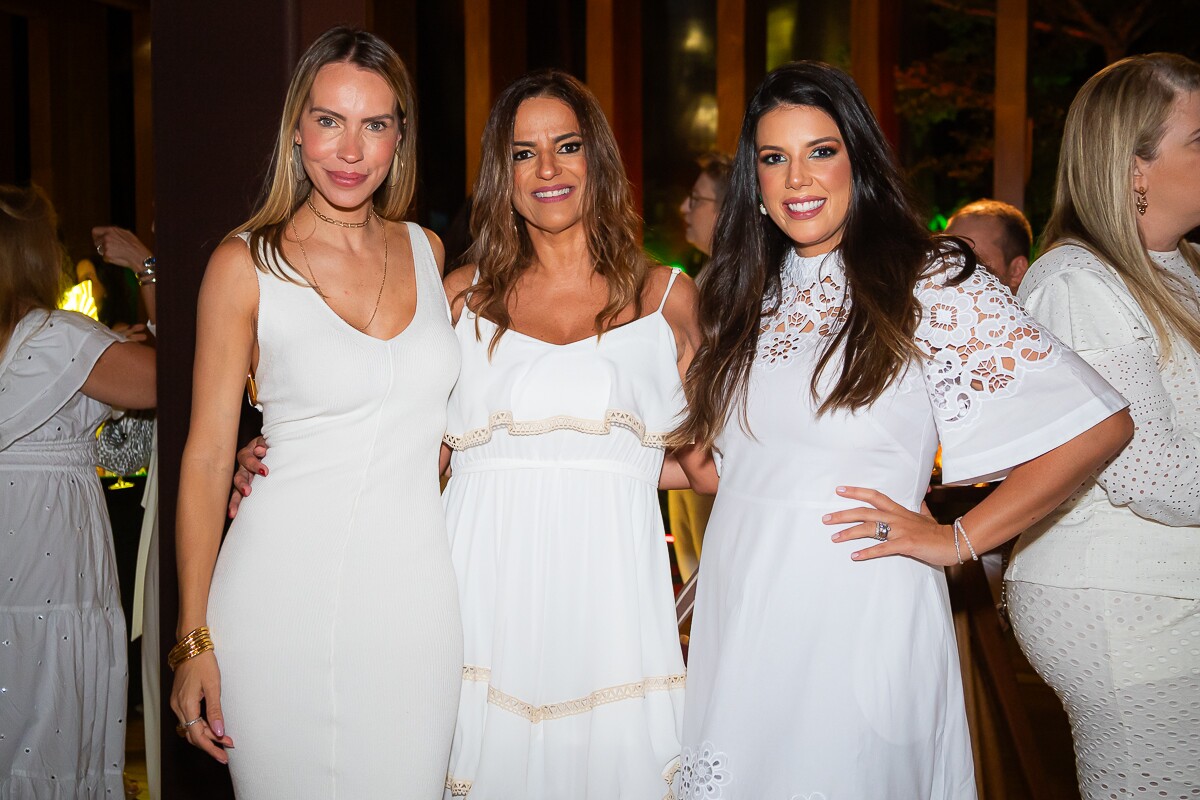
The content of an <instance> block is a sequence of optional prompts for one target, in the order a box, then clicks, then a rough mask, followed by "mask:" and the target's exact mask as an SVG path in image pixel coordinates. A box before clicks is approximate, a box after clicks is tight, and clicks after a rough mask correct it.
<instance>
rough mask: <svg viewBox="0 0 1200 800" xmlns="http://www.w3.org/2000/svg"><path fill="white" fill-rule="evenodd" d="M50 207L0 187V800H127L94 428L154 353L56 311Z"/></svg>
mask: <svg viewBox="0 0 1200 800" xmlns="http://www.w3.org/2000/svg"><path fill="white" fill-rule="evenodd" d="M55 227H56V226H55V215H54V209H53V208H52V207H51V205H50V201H49V200H47V199H46V197H45V196H44V195H43V194H42V193H41V192H40V191H38V190H36V189H19V188H17V187H15V186H0V797H3V798H9V797H13V798H17V797H19V798H37V799H39V800H40V798H59V797H105V796H112V797H120V796H121V795H122V794H123V793H124V787H123V784H122V780H121V770H122V767H123V765H124V763H125V730H126V725H125V703H126V681H127V680H128V674H129V673H128V665H127V658H128V654H127V651H126V647H127V643H126V639H125V617H124V615H123V614H122V613H121V594H120V591H119V590H118V587H117V567H116V560H115V556H114V554H113V543H112V528H111V525H110V523H109V519H108V512H107V510H106V509H105V505H104V496H103V491H102V489H101V486H100V479H99V478H98V477H97V475H96V459H97V454H96V429H97V428H98V427H99V426H100V424H101V423H102V422H104V421H105V420H106V419H108V417H109V415H110V414H111V413H112V406H119V407H121V408H126V409H135V408H136V409H143V408H153V407H154V404H155V400H156V397H155V389H154V381H155V368H154V351H153V350H152V349H150V348H149V347H145V346H143V345H140V344H135V343H133V342H123V341H121V337H120V336H118V335H117V334H115V333H113V332H112V331H110V330H109V329H108V328H106V327H104V326H103V325H101V324H100V323H98V322H96V321H94V320H92V319H90V318H88V317H86V316H84V315H83V314H79V313H76V312H74V311H60V310H58V303H59V301H60V300H61V298H62V295H63V289H64V288H65V287H64V284H63V278H64V274H63V270H62V263H63V260H62V259H63V254H62V249H61V247H60V245H59V243H58V240H57V238H56V236H55Z"/></svg>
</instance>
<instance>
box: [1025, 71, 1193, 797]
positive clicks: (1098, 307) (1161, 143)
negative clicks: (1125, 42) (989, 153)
mask: <svg viewBox="0 0 1200 800" xmlns="http://www.w3.org/2000/svg"><path fill="white" fill-rule="evenodd" d="M1197 226H1200V65H1197V64H1196V63H1195V62H1193V61H1191V60H1189V59H1187V58H1184V57H1182V56H1179V55H1171V54H1162V53H1159V54H1153V55H1147V56H1135V57H1133V58H1127V59H1125V60H1123V61H1119V62H1117V63H1115V64H1112V65H1111V66H1109V67H1107V68H1105V69H1104V70H1102V71H1101V72H1100V73H1098V74H1097V75H1095V76H1094V77H1093V78H1092V79H1091V80H1089V81H1088V82H1087V84H1085V85H1084V87H1083V89H1081V90H1080V92H1079V94H1078V95H1077V96H1076V98H1075V101H1074V103H1072V105H1071V109H1070V112H1069V113H1068V115H1067V124H1066V131H1065V134H1064V137H1063V145H1062V155H1061V158H1060V161H1059V170H1058V185H1057V191H1056V197H1055V203H1054V211H1053V214H1052V215H1051V218H1050V222H1049V224H1048V225H1047V227H1046V231H1045V234H1044V241H1045V242H1046V243H1047V245H1048V250H1047V252H1046V253H1045V254H1044V255H1043V256H1042V257H1041V258H1039V259H1038V260H1037V261H1036V262H1035V263H1034V264H1033V266H1032V267H1031V268H1030V270H1029V273H1028V275H1027V276H1026V278H1025V280H1024V282H1023V283H1022V284H1021V292H1020V296H1021V299H1022V300H1023V301H1024V302H1025V305H1026V307H1027V308H1028V309H1029V310H1030V311H1031V312H1032V313H1033V314H1034V315H1035V316H1036V317H1037V318H1038V319H1039V320H1040V321H1041V322H1042V323H1043V324H1044V325H1046V326H1047V327H1048V328H1050V329H1051V330H1052V331H1053V332H1054V333H1055V334H1056V335H1057V336H1058V337H1059V338H1060V339H1062V340H1063V341H1064V342H1066V343H1067V344H1069V345H1070V346H1071V347H1072V348H1074V349H1075V350H1076V351H1077V352H1078V353H1079V354H1080V355H1081V356H1083V358H1084V359H1085V360H1086V361H1087V362H1088V363H1090V364H1091V365H1092V366H1093V367H1094V368H1095V369H1096V371H1098V372H1099V373H1100V374H1101V375H1103V376H1104V377H1105V378H1106V379H1107V380H1108V381H1109V382H1110V383H1112V385H1113V386H1114V387H1116V388H1117V389H1118V390H1119V391H1120V392H1121V394H1123V395H1124V396H1125V397H1126V399H1128V400H1129V401H1130V409H1129V410H1130V413H1131V414H1132V415H1133V420H1134V424H1135V427H1136V430H1135V433H1134V436H1133V440H1132V441H1131V442H1130V443H1129V444H1128V446H1126V447H1125V449H1124V450H1123V451H1122V452H1121V453H1120V454H1119V455H1118V456H1117V457H1115V458H1114V459H1113V460H1112V461H1111V462H1110V463H1109V464H1108V465H1107V466H1106V467H1105V468H1104V470H1103V471H1101V472H1100V473H1099V474H1097V475H1096V476H1095V478H1094V480H1091V481H1089V482H1088V483H1086V484H1085V485H1084V487H1083V488H1082V489H1081V490H1080V491H1079V492H1077V493H1076V494H1075V495H1073V496H1072V497H1071V498H1070V499H1069V500H1068V501H1067V502H1065V503H1064V504H1063V505H1062V506H1060V507H1059V509H1058V510H1057V511H1056V512H1054V513H1053V514H1051V515H1050V516H1048V517H1047V518H1046V519H1045V520H1043V521H1042V522H1041V523H1040V524H1038V525H1036V526H1035V527H1033V528H1032V529H1030V530H1029V531H1028V532H1026V533H1025V534H1024V535H1022V537H1021V540H1020V542H1019V544H1018V547H1017V551H1016V554H1015V556H1014V559H1013V564H1012V567H1011V569H1010V570H1009V573H1008V579H1009V583H1008V601H1009V609H1010V613H1011V615H1012V619H1013V624H1014V627H1015V628H1016V633H1017V637H1018V639H1019V641H1020V642H1021V646H1022V648H1023V649H1024V651H1025V654H1026V655H1027V656H1028V657H1029V659H1030V662H1031V663H1032V664H1033V665H1034V667H1035V668H1036V669H1037V671H1038V672H1039V674H1041V676H1042V677H1043V678H1044V679H1045V680H1046V682H1047V683H1049V684H1050V685H1051V686H1052V687H1054V690H1055V691H1056V692H1057V693H1058V695H1059V697H1060V698H1061V699H1062V701H1063V704H1064V705H1065V706H1066V709H1067V713H1068V715H1069V717H1070V720H1071V727H1072V731H1073V733H1074V736H1075V757H1076V768H1077V771H1078V777H1079V783H1080V791H1081V793H1082V794H1083V796H1084V797H1085V798H1088V800H1099V799H1100V798H1117V797H1132V796H1135V795H1136V796H1138V797H1141V796H1143V795H1145V796H1147V797H1151V796H1152V797H1170V798H1184V797H1187V798H1191V797H1196V796H1197V795H1200V436H1198V434H1200V252H1198V251H1197V249H1196V247H1195V246H1194V245H1191V244H1188V243H1187V242H1186V241H1185V240H1184V235H1185V234H1186V233H1187V232H1188V231H1189V230H1192V229H1193V228H1196V227H1197Z"/></svg>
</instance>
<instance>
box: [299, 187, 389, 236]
mask: <svg viewBox="0 0 1200 800" xmlns="http://www.w3.org/2000/svg"><path fill="white" fill-rule="evenodd" d="M304 203H305V205H307V206H308V210H309V211H311V212H312V213H314V214H316V215H317V219H319V220H321V222H328V223H329V224H330V225H337V226H338V227H339V228H365V227H367V223H368V222H370V221H371V217H372V216H374V214H375V210H374V209H371V208H368V209H367V218H366V219H364V220H363V221H362V222H343V221H342V220H340V219H334V218H333V217H327V216H325V215H324V214H322V213H321V212H320V211H317V207H316V206H314V205H313V201H312V195H309V197H308V199H307V200H305V201H304Z"/></svg>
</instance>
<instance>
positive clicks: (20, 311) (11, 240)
mask: <svg viewBox="0 0 1200 800" xmlns="http://www.w3.org/2000/svg"><path fill="white" fill-rule="evenodd" d="M56 225H57V217H56V216H55V214H54V206H52V205H51V204H50V200H49V199H47V197H46V195H45V194H44V193H43V192H42V190H41V189H39V188H37V187H36V186H35V187H32V188H29V189H22V188H19V187H17V186H0V353H3V352H4V348H5V347H6V346H7V345H8V340H9V339H10V338H11V337H12V334H13V330H14V329H15V328H16V327H17V323H18V322H20V321H21V318H22V317H24V316H25V315H26V314H28V313H29V312H30V311H32V310H33V309H35V308H40V309H44V310H46V311H52V310H54V309H55V308H57V307H58V302H59V300H61V299H62V293H63V290H64V289H65V288H66V276H65V275H64V273H63V257H64V255H65V253H64V252H63V248H62V245H61V244H60V243H59V241H58V236H57V235H56V234H55V227H56Z"/></svg>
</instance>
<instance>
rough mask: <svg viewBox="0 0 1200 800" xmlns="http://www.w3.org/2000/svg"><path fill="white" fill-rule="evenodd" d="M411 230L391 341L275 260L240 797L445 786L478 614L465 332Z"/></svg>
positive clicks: (231, 705) (233, 571)
mask: <svg viewBox="0 0 1200 800" xmlns="http://www.w3.org/2000/svg"><path fill="white" fill-rule="evenodd" d="M408 235H409V239H410V240H411V243H412V250H413V259H414V262H415V269H416V276H415V277H416V285H417V308H416V313H415V315H414V316H413V319H412V322H411V323H409V326H408V327H407V328H406V329H405V330H404V331H403V332H402V333H400V334H399V335H397V336H395V337H394V338H392V339H389V340H386V341H384V340H381V339H376V338H373V337H371V336H368V335H366V334H364V333H362V332H360V331H358V330H357V329H355V328H352V327H350V326H349V325H348V324H347V323H346V322H345V321H343V320H342V319H341V318H340V317H338V316H337V315H336V314H335V313H334V312H333V311H332V310H331V309H330V308H329V307H328V306H327V305H326V304H325V303H324V301H323V300H322V299H321V297H320V296H318V295H317V293H316V292H315V291H314V290H313V289H312V288H310V287H307V286H303V285H297V284H294V283H288V282H286V281H283V280H280V279H277V278H275V277H273V276H271V275H266V274H263V273H259V293H260V294H259V308H258V343H259V349H260V357H259V364H258V373H257V376H256V378H257V382H258V389H259V400H260V402H261V403H262V410H263V435H264V436H265V437H266V439H267V444H268V445H269V447H270V449H269V451H268V453H267V456H266V458H265V459H264V463H265V464H266V465H267V467H268V468H269V470H270V473H271V475H270V478H269V479H268V480H264V481H261V482H259V483H256V484H255V485H254V492H253V494H251V495H250V496H249V497H247V498H246V499H245V500H244V501H243V502H242V505H241V507H240V509H239V511H238V516H237V519H236V520H235V521H234V524H233V525H232V527H230V529H229V534H228V536H227V537H226V539H225V542H224V544H223V545H222V547H221V552H220V555H219V557H218V559H217V565H216V570H215V572H214V574H213V582H212V590H211V593H210V597H209V603H208V624H209V627H210V628H211V629H212V638H213V641H214V643H215V644H216V654H217V662H218V664H219V665H220V668H221V688H222V705H223V709H224V713H225V730H226V732H227V733H228V734H229V736H230V738H232V739H233V741H234V744H235V747H234V748H233V749H231V750H229V751H228V753H229V767H230V772H231V774H232V777H233V785H234V791H235V792H236V793H237V796H238V798H239V800H264V799H265V798H278V799H279V800H302V799H303V798H312V800H331V799H332V798H341V799H342V800H384V798H397V797H404V798H413V800H430V798H436V797H438V796H439V795H440V794H441V791H442V783H443V781H444V780H445V774H446V760H447V758H448V757H449V750H450V739H451V737H452V735H453V729H454V715H455V711H456V709H457V703H458V690H459V685H460V684H459V676H460V674H461V669H462V629H461V626H460V622H459V612H458V597H457V593H456V591H455V588H454V571H453V567H452V566H451V563H450V551H449V548H448V547H447V545H446V529H445V521H444V517H443V516H442V508H441V502H440V498H439V496H438V490H439V483H438V477H437V464H438V456H439V453H440V448H441V438H442V434H443V433H444V431H445V429H446V417H445V414H446V399H447V397H448V396H449V394H450V389H451V387H452V386H453V384H454V381H455V378H456V377H457V375H458V347H457V345H456V343H455V341H454V332H453V330H452V329H451V327H450V321H449V307H448V306H447V304H446V295H445V292H444V290H443V289H442V283H441V274H440V272H439V270H438V268H437V264H436V262H435V260H434V256H433V253H432V251H431V249H430V246H429V242H428V240H427V239H426V236H425V233H424V232H423V231H422V230H421V228H420V227H418V226H416V225H412V224H409V226H408ZM281 268H284V269H287V268H288V267H286V265H282V264H281Z"/></svg>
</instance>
